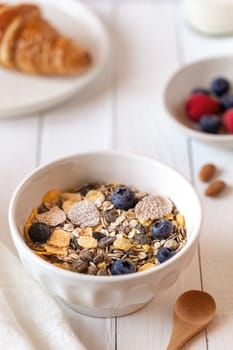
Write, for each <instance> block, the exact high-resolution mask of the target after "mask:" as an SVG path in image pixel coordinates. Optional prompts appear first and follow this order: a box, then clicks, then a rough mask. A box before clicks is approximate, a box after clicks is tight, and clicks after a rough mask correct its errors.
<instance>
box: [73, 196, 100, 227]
mask: <svg viewBox="0 0 233 350" xmlns="http://www.w3.org/2000/svg"><path fill="white" fill-rule="evenodd" d="M68 218H69V219H70V220H71V222H72V223H73V224H75V225H80V226H81V227H85V226H96V225H97V224H98V223H99V220H100V213H99V210H98V209H97V208H96V206H95V204H94V203H92V202H87V201H85V200H83V201H81V202H78V203H75V204H74V205H73V206H72V207H71V208H70V210H69V212H68Z"/></svg>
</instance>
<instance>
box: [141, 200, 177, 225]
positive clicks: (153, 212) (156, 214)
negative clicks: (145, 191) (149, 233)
mask: <svg viewBox="0 0 233 350" xmlns="http://www.w3.org/2000/svg"><path fill="white" fill-rule="evenodd" d="M172 209H173V203H172V201H171V200H170V199H169V198H168V197H166V196H153V195H148V196H146V197H144V198H143V199H142V200H141V201H140V202H138V203H137V205H136V207H135V213H136V217H137V218H138V219H139V221H140V222H143V224H144V225H145V222H146V221H147V220H155V219H161V218H162V217H163V216H165V215H168V214H170V213H171V212H172Z"/></svg>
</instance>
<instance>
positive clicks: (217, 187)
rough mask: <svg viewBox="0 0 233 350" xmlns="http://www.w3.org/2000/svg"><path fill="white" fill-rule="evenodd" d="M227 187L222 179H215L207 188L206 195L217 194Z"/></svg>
mask: <svg viewBox="0 0 233 350" xmlns="http://www.w3.org/2000/svg"><path fill="white" fill-rule="evenodd" d="M225 187H226V184H225V182H223V181H221V180H217V181H214V182H212V183H211V184H209V186H208V187H207V189H206V190H205V195H206V196H216V195H218V194H219V193H220V192H222V191H223V189H224V188H225Z"/></svg>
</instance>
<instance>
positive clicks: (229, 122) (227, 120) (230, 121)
mask: <svg viewBox="0 0 233 350" xmlns="http://www.w3.org/2000/svg"><path fill="white" fill-rule="evenodd" d="M222 121H223V125H224V128H225V130H226V131H227V132H228V133H229V134H232V133H233V108H230V109H228V111H227V112H225V113H224V114H223V117H222Z"/></svg>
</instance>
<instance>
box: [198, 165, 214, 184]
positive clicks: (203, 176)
mask: <svg viewBox="0 0 233 350" xmlns="http://www.w3.org/2000/svg"><path fill="white" fill-rule="evenodd" d="M215 172H216V166H215V165H214V164H211V163H209V164H205V165H203V166H202V168H201V169H200V171H199V179H200V180H201V181H202V182H207V181H209V180H210V179H211V178H212V177H213V176H214V174H215Z"/></svg>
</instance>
